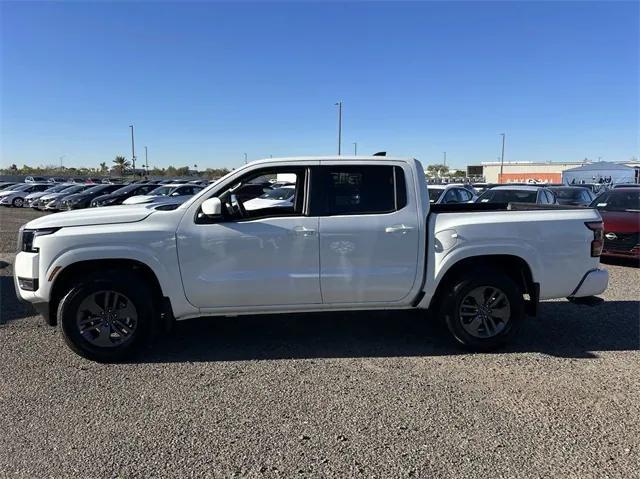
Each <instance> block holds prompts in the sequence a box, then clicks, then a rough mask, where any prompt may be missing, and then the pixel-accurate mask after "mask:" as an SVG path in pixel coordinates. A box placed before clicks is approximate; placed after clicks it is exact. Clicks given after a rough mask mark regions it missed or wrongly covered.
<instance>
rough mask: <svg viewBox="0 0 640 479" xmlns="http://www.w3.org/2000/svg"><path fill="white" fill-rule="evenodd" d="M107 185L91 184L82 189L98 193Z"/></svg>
mask: <svg viewBox="0 0 640 479" xmlns="http://www.w3.org/2000/svg"><path fill="white" fill-rule="evenodd" d="M108 186H109V185H98V186H92V187H91V188H87V189H86V190H84V193H89V194H91V193H99V192H100V191H102V190H104V189H105V188H107V187H108Z"/></svg>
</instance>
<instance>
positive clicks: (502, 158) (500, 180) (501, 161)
mask: <svg viewBox="0 0 640 479" xmlns="http://www.w3.org/2000/svg"><path fill="white" fill-rule="evenodd" d="M500 135H501V136H502V155H500V178H499V180H498V183H502V171H503V169H504V140H505V137H506V136H507V135H505V134H504V133H500Z"/></svg>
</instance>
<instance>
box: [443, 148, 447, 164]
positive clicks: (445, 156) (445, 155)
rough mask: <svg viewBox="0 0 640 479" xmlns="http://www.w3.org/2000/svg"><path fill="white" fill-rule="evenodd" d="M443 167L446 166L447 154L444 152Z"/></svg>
mask: <svg viewBox="0 0 640 479" xmlns="http://www.w3.org/2000/svg"><path fill="white" fill-rule="evenodd" d="M443 153H444V166H447V152H446V151H444V152H443Z"/></svg>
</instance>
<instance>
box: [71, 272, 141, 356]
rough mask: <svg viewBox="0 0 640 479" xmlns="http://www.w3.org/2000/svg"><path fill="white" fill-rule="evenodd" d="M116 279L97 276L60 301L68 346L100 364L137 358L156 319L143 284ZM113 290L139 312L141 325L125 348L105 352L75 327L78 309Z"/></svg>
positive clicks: (75, 288) (76, 287) (132, 280)
mask: <svg viewBox="0 0 640 479" xmlns="http://www.w3.org/2000/svg"><path fill="white" fill-rule="evenodd" d="M124 274H126V275H127V276H126V277H122V275H119V276H120V277H118V278H115V277H114V276H115V275H104V276H94V277H92V278H90V279H88V280H87V281H83V282H82V283H79V284H77V285H76V286H74V287H73V288H72V289H71V290H70V291H69V292H68V293H67V294H66V295H65V296H64V298H63V299H62V301H60V304H59V306H58V322H59V324H60V329H61V331H62V336H63V338H64V340H65V342H66V343H67V345H68V346H69V347H70V348H71V349H73V350H74V351H75V352H76V353H78V354H79V355H80V356H83V357H84V358H87V359H90V360H93V361H98V362H118V361H122V360H124V359H127V358H129V357H131V356H132V355H133V354H135V353H136V352H137V351H138V350H139V349H140V347H141V346H142V344H144V343H145V342H146V340H147V339H148V338H149V337H150V333H151V330H152V322H153V318H154V313H153V305H152V303H151V301H152V299H151V298H152V295H151V293H150V291H149V288H148V287H147V286H146V285H145V284H144V282H143V281H144V280H142V279H138V281H136V280H135V279H134V276H132V275H129V274H128V273H124ZM103 290H112V291H116V292H118V293H122V294H124V295H125V296H127V297H128V298H129V299H130V300H131V301H132V302H133V305H134V306H135V308H136V312H137V314H138V325H137V327H136V330H135V332H134V337H133V338H132V339H131V340H130V341H128V342H127V343H126V344H124V345H122V346H117V347H114V348H102V347H98V346H95V345H93V344H91V343H89V342H88V341H87V340H86V339H84V338H83V337H82V335H81V334H80V331H79V329H78V326H77V323H76V317H77V312H78V308H79V306H80V304H81V302H82V301H83V300H84V299H85V298H86V297H87V296H89V295H90V294H93V293H96V292H98V291H103Z"/></svg>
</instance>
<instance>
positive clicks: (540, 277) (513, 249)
mask: <svg viewBox="0 0 640 479" xmlns="http://www.w3.org/2000/svg"><path fill="white" fill-rule="evenodd" d="M598 220H600V215H599V214H598V212H597V211H595V210H593V209H584V210H576V209H573V210H533V211H495V212H475V213H446V214H434V215H431V216H430V221H429V231H433V235H432V236H431V237H430V238H431V241H429V244H428V248H429V254H428V256H427V257H428V258H429V261H428V263H427V278H428V280H427V283H426V287H425V301H423V304H425V302H426V304H429V301H430V299H431V298H432V297H433V294H434V293H435V289H436V287H437V285H438V284H439V283H440V281H441V280H442V278H443V277H444V275H445V274H446V272H447V271H448V270H449V269H450V268H451V267H452V266H453V265H455V264H456V263H457V262H458V261H460V260H463V259H466V258H469V257H474V256H486V255H513V256H518V257H520V258H522V259H523V260H524V261H526V263H527V264H528V265H529V268H530V269H531V273H532V276H533V280H534V282H537V283H539V284H540V299H551V298H563V297H567V296H569V295H570V294H571V293H572V292H573V291H574V289H575V288H576V286H577V285H578V283H579V282H580V280H581V279H582V277H583V276H584V275H585V274H586V273H587V272H588V271H590V270H592V269H594V268H597V267H598V265H599V259H598V258H592V257H591V251H590V248H591V240H592V239H593V232H592V231H590V230H589V229H588V228H587V227H586V226H585V224H584V223H585V222H587V221H598ZM430 278H432V279H430Z"/></svg>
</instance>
